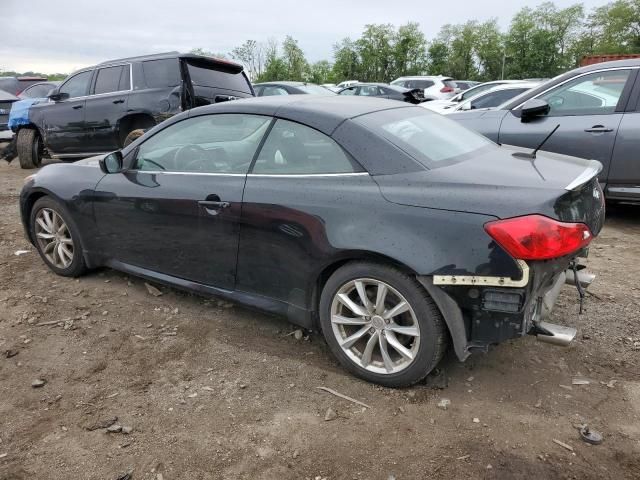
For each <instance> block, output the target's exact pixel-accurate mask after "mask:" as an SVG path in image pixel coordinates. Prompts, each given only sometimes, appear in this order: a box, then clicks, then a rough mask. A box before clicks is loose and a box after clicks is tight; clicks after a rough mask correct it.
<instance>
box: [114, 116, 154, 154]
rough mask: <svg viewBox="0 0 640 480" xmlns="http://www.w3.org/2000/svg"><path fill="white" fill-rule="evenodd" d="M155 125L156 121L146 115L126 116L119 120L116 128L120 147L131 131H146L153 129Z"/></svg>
mask: <svg viewBox="0 0 640 480" xmlns="http://www.w3.org/2000/svg"><path fill="white" fill-rule="evenodd" d="M155 125H156V121H155V120H154V119H153V117H152V116H151V115H148V114H146V113H136V114H133V115H128V116H126V117H124V118H123V119H122V120H120V125H119V126H118V136H119V140H120V146H121V147H122V146H124V141H125V139H126V138H127V135H129V133H130V132H132V131H133V130H138V129H140V130H146V129H148V128H151V127H154V126H155Z"/></svg>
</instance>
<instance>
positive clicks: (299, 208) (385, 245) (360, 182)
mask: <svg viewBox="0 0 640 480" xmlns="http://www.w3.org/2000/svg"><path fill="white" fill-rule="evenodd" d="M492 219H494V217H489V216H485V215H477V214H469V213H461V212H451V211H443V210H433V209H428V208H420V207H411V206H406V205H398V204H394V203H391V202H388V201H387V200H385V199H384V198H383V197H382V195H381V194H380V190H379V188H378V185H377V184H376V183H375V182H374V181H373V179H372V178H371V177H370V176H369V175H367V174H363V175H357V176H346V177H330V176H327V177H322V176H313V177H310V178H293V177H289V178H287V177H281V178H278V177H263V176H253V175H249V176H248V178H247V184H246V187H245V195H244V204H243V211H242V226H241V231H240V250H239V257H238V273H237V289H239V290H241V291H245V292H250V293H257V294H261V295H266V296H270V297H273V298H276V299H279V300H282V301H285V302H288V303H290V304H293V305H296V306H299V307H303V308H312V304H311V302H312V292H313V290H314V287H315V282H316V279H317V278H318V276H319V275H320V273H321V272H322V271H323V270H324V269H325V268H327V267H328V266H330V265H332V264H334V263H336V262H339V261H341V260H345V259H353V258H363V257H364V258H370V259H376V258H377V259H380V260H383V261H393V262H396V263H399V264H402V265H403V266H405V267H406V268H408V269H410V270H412V271H413V272H415V273H417V274H420V275H430V274H433V273H436V272H437V273H450V274H453V273H460V274H461V273H467V274H468V273H477V274H487V275H488V274H495V275H511V274H513V275H518V274H519V270H518V269H517V267H515V263H514V262H513V261H512V260H510V259H508V258H507V259H506V262H505V259H504V258H502V257H500V255H497V256H496V252H497V250H496V249H495V248H494V249H492V248H491V246H490V244H491V243H492V241H491V239H490V238H489V237H488V236H487V234H486V233H485V232H484V229H483V224H484V223H485V222H487V221H489V220H492Z"/></svg>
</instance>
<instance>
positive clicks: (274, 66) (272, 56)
mask: <svg viewBox="0 0 640 480" xmlns="http://www.w3.org/2000/svg"><path fill="white" fill-rule="evenodd" d="M278 80H288V79H287V65H286V64H285V62H284V60H283V59H282V58H280V57H279V56H278V42H277V41H276V40H275V39H273V38H270V39H269V40H268V41H267V44H266V46H265V64H264V71H263V72H262V73H261V74H260V75H259V76H258V77H257V78H256V80H255V81H256V82H273V81H278Z"/></svg>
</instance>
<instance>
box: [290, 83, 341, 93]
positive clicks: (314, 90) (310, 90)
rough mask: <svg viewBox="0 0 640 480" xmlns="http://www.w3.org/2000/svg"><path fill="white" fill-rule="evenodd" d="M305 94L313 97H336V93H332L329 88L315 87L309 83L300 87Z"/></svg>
mask: <svg viewBox="0 0 640 480" xmlns="http://www.w3.org/2000/svg"><path fill="white" fill-rule="evenodd" d="M298 88H299V89H300V90H302V91H303V92H304V93H310V94H311V95H335V94H336V93H335V92H332V91H331V90H329V89H328V88H324V87H321V86H320V85H314V84H312V83H307V84H306V85H300V86H299V87H298Z"/></svg>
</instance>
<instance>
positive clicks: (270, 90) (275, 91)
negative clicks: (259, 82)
mask: <svg viewBox="0 0 640 480" xmlns="http://www.w3.org/2000/svg"><path fill="white" fill-rule="evenodd" d="M273 95H289V92H287V91H286V90H285V89H284V88H282V87H275V86H273V85H265V86H264V88H263V90H262V96H263V97H270V96H273Z"/></svg>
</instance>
